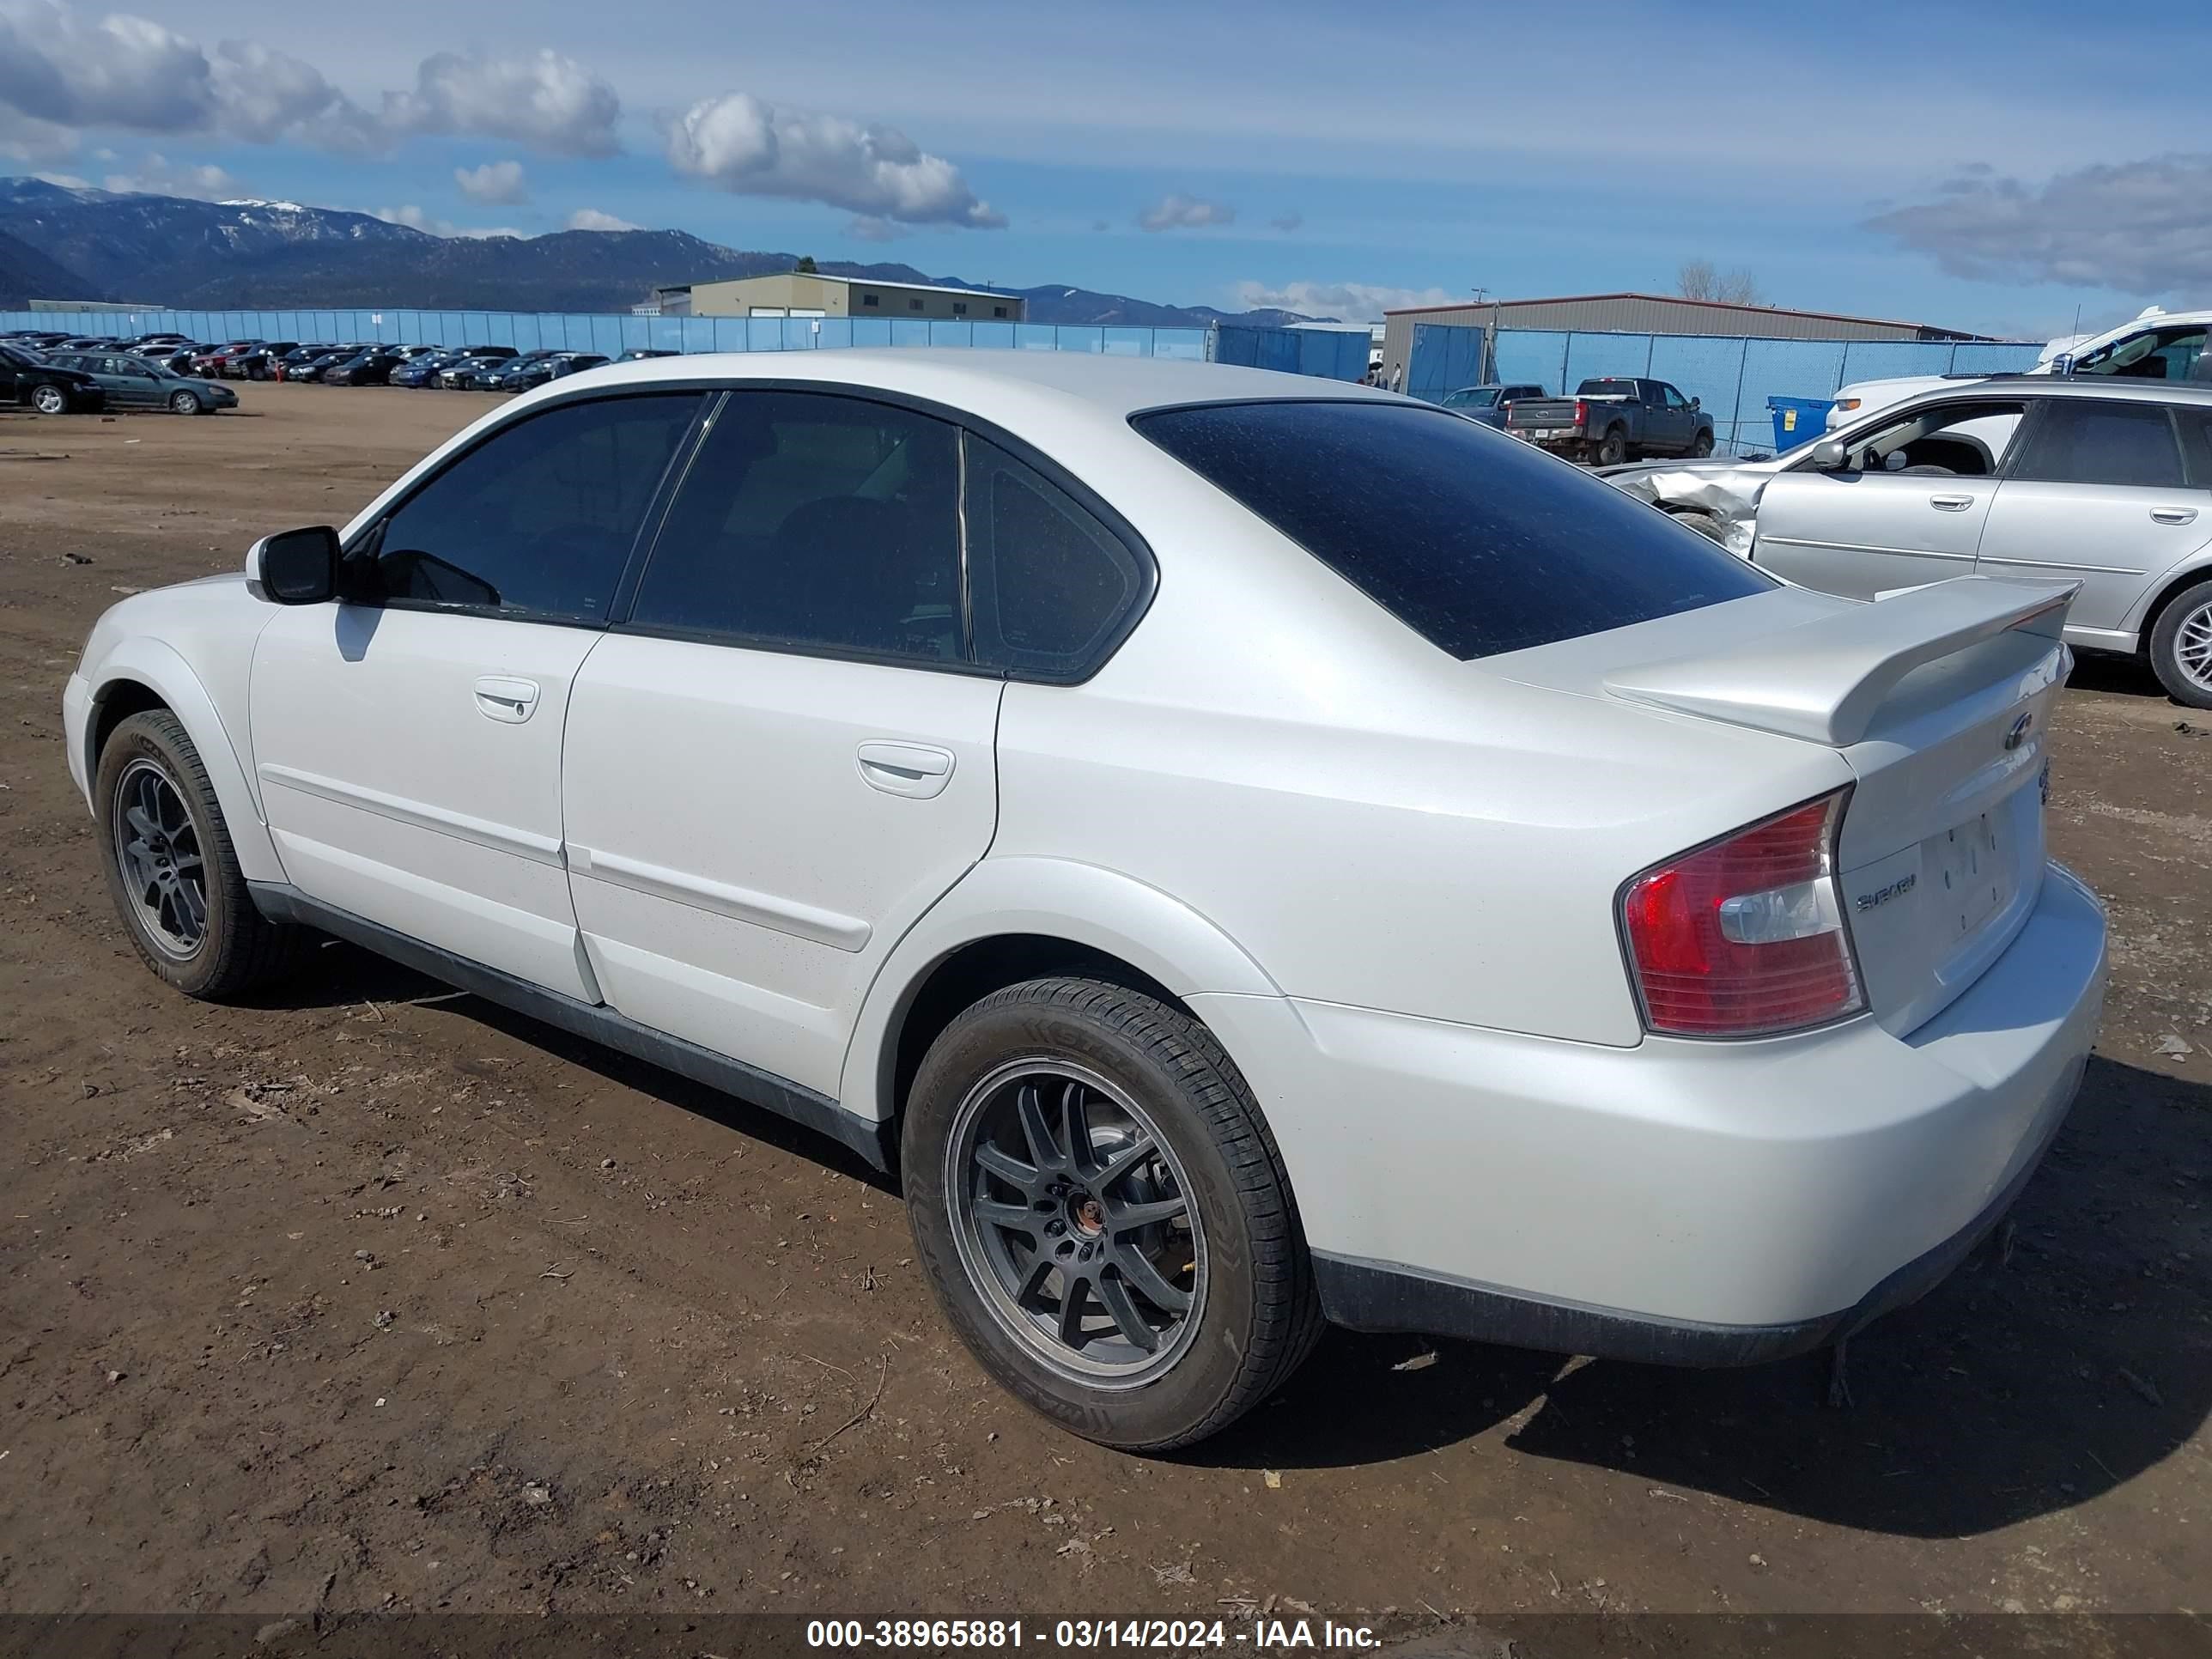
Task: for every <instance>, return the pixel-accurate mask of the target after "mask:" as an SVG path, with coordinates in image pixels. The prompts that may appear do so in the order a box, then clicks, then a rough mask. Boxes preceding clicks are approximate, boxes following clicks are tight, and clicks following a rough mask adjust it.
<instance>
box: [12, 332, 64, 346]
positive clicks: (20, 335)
mask: <svg viewBox="0 0 2212 1659" xmlns="http://www.w3.org/2000/svg"><path fill="white" fill-rule="evenodd" d="M8 338H9V340H10V341H12V342H13V343H15V344H16V345H19V346H22V347H25V348H27V349H29V350H32V351H44V350H46V349H47V348H48V347H50V346H58V345H59V344H60V343H62V342H63V341H64V340H66V339H68V338H69V336H68V335H66V334H48V333H44V332H41V331H40V330H38V329H35V328H26V329H19V330H17V331H15V333H13V334H10V335H9V336H8Z"/></svg>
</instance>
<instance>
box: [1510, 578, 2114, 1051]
mask: <svg viewBox="0 0 2212 1659" xmlns="http://www.w3.org/2000/svg"><path fill="white" fill-rule="evenodd" d="M2077 589H2078V584H2074V583H2060V582H2015V581H2007V580H1992V579H1990V578H1988V577H1966V578H1963V579H1960V580H1954V581H1948V582H1940V583H1936V584H1934V585H1932V586H1927V587H1920V588H1913V589H1909V590H1906V591H1905V592H1900V593H1895V594H1892V595H1888V596H1886V597H1885V598H1883V599H1880V600H1878V601H1876V602H1875V603H1873V604H1862V603H1858V602H1855V601H1850V600H1841V599H1832V598H1830V597H1829V596H1827V595H1825V594H1816V593H1813V592H1808V591H1807V590H1803V589H1782V590H1778V591H1777V592H1773V593H1769V594H1762V595H1759V596H1755V597H1753V598H1751V599H1739V600H1735V601H1733V602H1731V603H1729V604H1726V605H1712V606H1708V607H1706V608H1705V609H1704V610H1701V611H1688V612H1685V613H1682V614H1681V615H1680V616H1675V617H1663V618H1660V619H1658V620H1656V621H1655V622H1653V623H1642V624H1639V625H1638V626H1636V627H1633V628H1627V629H1618V630H1616V631H1615V632H1613V633H1612V634H1609V635H1596V636H1593V637H1591V638H1588V639H1583V640H1579V641H1567V642H1565V644H1563V645H1561V646H1551V647H1544V648H1543V649H1542V650H1541V651H1532V652H1526V653H1517V654H1518V661H1514V662H1511V663H1510V665H1509V659H1493V662H1492V667H1493V668H1494V669H1495V670H1497V671H1501V672H1507V673H1510V675H1511V677H1512V678H1517V679H1523V680H1526V681H1528V682H1529V683H1531V684H1546V685H1550V686H1552V687H1553V688H1554V689H1557V690H1574V691H1580V692H1583V693H1584V694H1585V695H1591V696H1607V697H1612V698H1616V699H1620V700H1624V701H1627V702H1636V703H1641V704H1644V705H1646V706H1648V707H1650V708H1653V709H1655V710H1659V711H1664V712H1665V713H1667V714H1672V715H1675V716H1678V717H1685V718H1693V719H1699V720H1718V721H1723V722H1725V723H1728V724H1731V725H1736V726H1745V727H1748V728H1751V729H1753V730H1757V731H1763V732H1772V733H1776V734H1778V735H1780V736H1784V737H1790V738H1797V739H1799V740H1801V741H1803V742H1806V743H1813V744H1822V745H1825V746H1826V747H1829V748H1832V749H1833V750H1837V751H1838V753H1839V754H1840V755H1841V756H1842V757H1843V759H1844V762H1845V763H1846V764H1847V765H1848V766H1849V767H1850V770H1851V773H1852V775H1853V777H1854V779H1855V780H1856V781H1855V782H1854V784H1853V786H1852V790H1851V798H1850V802H1849V803H1848V805H1846V807H1845V809H1844V817H1843V825H1842V829H1841V831H1840V838H1839V846H1838V859H1837V865H1838V889H1839V897H1840V900H1841V902H1842V904H1843V908H1844V916H1845V919H1846V923H1847V926H1848V927H1849V928H1850V935H1851V940H1852V945H1853V948H1854V952H1855V954H1856V956H1857V962H1858V966H1859V972H1860V974H1861V975H1862V978H1863V982H1864V988H1865V992H1866V999H1867V1003H1868V1006H1869V1009H1870V1010H1871V1011H1872V1012H1873V1013H1874V1014H1875V1017H1876V1018H1879V1019H1880V1020H1881V1023H1882V1024H1884V1025H1885V1026H1887V1027H1888V1028H1889V1029H1890V1030H1893V1031H1896V1032H1898V1033H1899V1034H1900V1035H1901V1034H1903V1033H1904V1032H1906V1031H1909V1030H1912V1029H1913V1028H1914V1027H1916V1026H1917V1025H1919V1024H1922V1023H1923V1021H1925V1020H1927V1019H1929V1018H1933V1017H1934V1016H1935V1015H1936V1013H1937V1012H1941V1010H1942V1009H1943V1008H1944V1007H1945V1006H1948V1004H1949V1003H1950V1002H1951V1001H1952V1000H1954V998H1956V997H1957V996H1958V995H1959V994H1960V993H1961V992H1963V991H1965V990H1966V987H1969V986H1970V985H1972V983H1973V982H1974V981H1975V980H1977V979H1978V978H1979V977H1980V976H1981V974H1982V973H1983V971H1984V969H1987V968H1988V967H1989V966H1990V963H1992V962H1994V961H1995V960H1996V957H1998V956H1999V955H2000V954H2002V951H2003V950H2004V948H2005V946H2006V945H2008V944H2010V943H2011V941H2012V939H2013V937H2014V935H2015V933H2018V932H2019V930H2020V928H2021V925H2022V924H2024V923H2025V921H2027V915H2028V914H2029V913H2030V912H2031V911H2032V910H2033V908H2034V906H2035V902H2036V899H2037V896H2038V895H2039V892H2040V891H2041V887H2042V881H2043V870H2044V860H2045V847H2044V823H2043V793H2044V792H2043V787H2042V783H2043V772H2044V766H2045V758H2046V755H2047V750H2046V741H2047V737H2048V731H2049V725H2050V716H2051V705H2052V703H2053V702H2055V701H2056V699H2057V694H2058V690H2059V688H2060V687H2061V686H2062V685H2063V684H2064V683H2065V678H2066V675H2067V673H2068V671H2069V669H2070V667H2071V665H2072V657H2071V654H2070V653H2069V652H2068V651H2067V649H2066V647H2065V646H2064V644H2063V642H2062V641H2061V638H2060V631H2061V629H2062V628H2063V624H2064V622H2065V618H2066V611H2067V608H2068V606H2069V605H2070V604H2071V603H2072V600H2073V597H2074V594H2075V592H2076V591H2077ZM1791 804H1792V803H1790V802H1789V801H1784V800H1778V801H1776V802H1775V806H1776V808H1777V809H1780V808H1783V807H1785V806H1788V805H1791Z"/></svg>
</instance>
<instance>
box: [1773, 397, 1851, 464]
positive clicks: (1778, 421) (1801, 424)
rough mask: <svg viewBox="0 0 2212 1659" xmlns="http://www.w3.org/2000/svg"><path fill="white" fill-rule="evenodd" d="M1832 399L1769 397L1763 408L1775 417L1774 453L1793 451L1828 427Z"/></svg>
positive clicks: (1832, 406)
mask: <svg viewBox="0 0 2212 1659" xmlns="http://www.w3.org/2000/svg"><path fill="white" fill-rule="evenodd" d="M1835 406H1836V402H1835V399H1834V398H1768V399H1767V400H1766V407H1767V409H1768V410H1769V411H1770V412H1771V414H1772V415H1773V416H1774V453H1776V454H1778V455H1779V454H1780V453H1782V452H1783V451H1784V450H1785V449H1795V448H1796V447H1797V446H1798V445H1799V444H1802V443H1807V442H1809V441H1812V440H1813V439H1814V438H1817V437H1819V436H1820V435H1821V434H1822V433H1823V432H1825V431H1826V430H1827V428H1828V411H1829V410H1832V409H1833V408H1834V407H1835Z"/></svg>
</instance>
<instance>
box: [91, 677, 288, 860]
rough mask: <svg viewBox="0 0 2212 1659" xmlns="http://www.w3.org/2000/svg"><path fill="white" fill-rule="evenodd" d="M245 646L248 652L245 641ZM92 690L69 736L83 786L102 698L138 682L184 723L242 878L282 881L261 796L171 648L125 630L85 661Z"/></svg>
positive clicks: (96, 769) (94, 764)
mask: <svg viewBox="0 0 2212 1659" xmlns="http://www.w3.org/2000/svg"><path fill="white" fill-rule="evenodd" d="M247 648H248V649H251V648H252V647H251V643H250V641H249V643H248V646H247ZM81 673H82V677H83V678H84V680H85V682H86V683H87V684H88V685H89V686H90V687H91V688H92V702H91V707H90V710H89V713H88V717H87V719H86V720H85V724H84V730H83V732H82V733H81V734H75V740H76V741H78V742H81V743H82V744H83V745H84V749H83V756H84V775H85V778H86V780H87V782H88V784H89V783H90V781H92V780H94V779H96V778H97V777H98V776H99V775H100V756H99V754H98V752H97V751H96V750H94V748H93V742H94V734H95V733H97V732H99V731H100V717H101V713H102V710H103V709H104V708H105V707H106V702H107V699H108V698H109V697H110V696H112V695H113V694H114V693H115V692H116V690H118V688H119V687H121V686H124V685H126V684H138V685H143V686H144V687H145V688H146V689H147V690H149V691H151V692H152V693H153V694H154V695H155V696H157V697H159V698H160V699H161V702H163V703H164V704H165V705H166V706H167V708H168V709H169V712H170V713H172V714H174V715H175V716H176V717H177V719H178V720H180V721H182V722H183V723H184V727H185V732H187V733H189V734H190V735H191V740H192V746H193V747H194V748H195V749H197V750H198V751H199V757H200V764H201V765H203V766H204V767H205V768H206V769H207V775H208V781H209V782H210V783H211V784H212V785H214V787H215V794H216V802H217V803H218V804H219V805H221V806H222V817H223V825H224V827H225V828H226V829H228V831H229V832H230V842H231V846H232V848H234V850H235V851H236V853H237V854H238V866H239V868H240V870H241V871H243V872H245V875H246V879H247V880H248V881H282V880H283V879H284V866H283V863H282V862H281V861H280V860H278V859H277V856H276V843H275V842H273V841H272V840H270V835H269V827H268V825H267V824H266V823H264V821H263V818H262V816H261V801H260V798H259V796H258V794H257V793H256V792H255V791H254V788H253V787H252V782H251V781H250V780H251V775H250V773H249V772H248V771H247V769H246V766H245V764H244V762H243V760H242V758H241V757H240V754H239V752H238V749H237V746H236V745H235V744H234V743H233V742H232V740H231V735H230V731H229V728H228V726H226V725H225V724H224V722H223V718H222V714H221V712H220V711H219V710H218V709H217V708H216V704H215V699H214V698H213V697H211V696H209V694H208V690H207V687H206V686H205V685H204V684H202V683H201V681H200V678H199V676H198V675H197V674H195V673H194V672H193V671H192V669H191V665H190V664H189V663H187V662H186V661H185V659H184V658H183V657H182V656H180V655H179V653H177V651H176V649H175V648H174V647H172V646H170V645H168V644H167V643H165V642H164V641H161V640H158V639H155V638H153V637H152V636H150V635H143V634H127V635H124V636H122V637H121V638H119V639H118V640H117V641H115V643H114V645H113V646H112V647H110V648H109V649H108V650H106V651H105V652H104V653H102V654H101V656H100V660H99V661H98V662H92V661H87V662H86V663H85V665H84V666H83V668H82V670H81Z"/></svg>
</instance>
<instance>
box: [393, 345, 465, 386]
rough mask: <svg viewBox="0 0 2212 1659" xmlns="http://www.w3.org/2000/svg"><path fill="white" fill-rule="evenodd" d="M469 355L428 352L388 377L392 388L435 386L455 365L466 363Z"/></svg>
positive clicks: (413, 358)
mask: <svg viewBox="0 0 2212 1659" xmlns="http://www.w3.org/2000/svg"><path fill="white" fill-rule="evenodd" d="M466 359H467V354H466V353H465V352H459V351H446V350H437V351H428V352H424V353H423V354H422V356H419V357H412V358H410V359H409V360H408V361H407V362H404V363H402V364H400V365H399V367H398V368H395V369H393V370H392V373H391V374H390V375H389V376H387V377H386V384H388V385H391V386H435V385H436V384H437V380H438V376H439V374H441V372H443V371H444V370H446V369H448V368H452V367H453V365H454V364H456V363H459V362H465V361H466Z"/></svg>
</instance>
